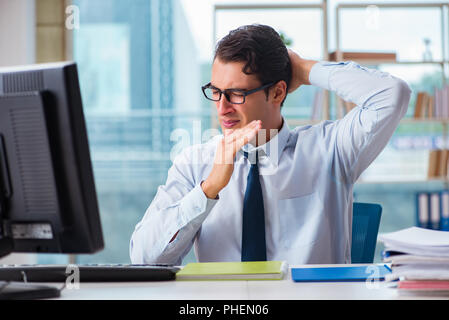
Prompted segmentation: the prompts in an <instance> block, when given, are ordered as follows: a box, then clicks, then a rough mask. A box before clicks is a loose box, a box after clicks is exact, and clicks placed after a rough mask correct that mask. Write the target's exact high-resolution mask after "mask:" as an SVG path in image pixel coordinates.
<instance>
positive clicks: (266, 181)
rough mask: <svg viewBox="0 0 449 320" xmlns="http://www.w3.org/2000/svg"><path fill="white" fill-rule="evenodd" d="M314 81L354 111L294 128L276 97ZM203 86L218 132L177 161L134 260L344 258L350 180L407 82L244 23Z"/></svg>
mask: <svg viewBox="0 0 449 320" xmlns="http://www.w3.org/2000/svg"><path fill="white" fill-rule="evenodd" d="M310 84H311V85H315V86H318V87H321V88H324V89H327V90H332V91H335V92H336V94H337V95H338V96H340V97H341V98H343V99H344V100H346V101H350V102H353V103H355V104H356V105H357V107H356V108H354V109H353V110H352V111H351V112H349V113H348V114H347V115H346V116H345V117H344V118H343V119H340V120H337V121H323V122H321V123H319V124H317V125H314V126H303V127H296V128H294V129H293V130H291V129H290V128H289V127H288V126H287V123H286V122H285V120H284V119H283V117H282V115H281V107H282V104H283V101H284V100H285V97H286V95H287V93H288V92H291V91H293V90H296V89H297V88H298V87H300V86H301V85H310ZM203 92H204V94H205V96H206V97H207V98H208V99H210V100H213V101H215V104H216V107H217V111H218V117H219V120H220V125H221V128H222V130H223V133H224V135H219V136H216V137H214V138H212V139H211V140H210V141H208V142H207V143H205V144H201V145H195V146H192V147H189V148H187V150H185V151H183V152H182V153H181V154H180V155H179V156H178V157H177V158H176V159H175V161H174V163H173V166H172V167H171V168H170V170H169V172H168V177H167V181H166V184H165V185H163V186H160V187H159V188H158V192H157V194H156V196H155V198H154V199H153V202H152V203H151V205H150V206H149V208H148V210H147V212H146V213H145V216H144V217H143V219H142V221H140V222H139V223H138V224H137V226H136V228H135V231H134V233H133V235H132V238H131V242H130V255H131V260H132V262H133V263H157V262H165V263H173V264H176V265H179V264H181V262H182V259H183V257H184V256H185V255H186V254H187V253H188V252H189V251H190V249H191V247H192V245H194V248H195V254H196V257H197V259H198V261H200V262H206V261H247V260H287V261H288V262H289V263H290V264H306V263H350V262H351V233H352V229H351V226H352V190H353V185H354V183H355V182H356V180H357V178H358V177H359V176H360V174H361V173H362V172H363V170H364V169H366V168H367V167H368V166H369V164H370V163H371V162H372V161H373V160H374V159H375V158H376V156H377V155H378V154H379V153H380V152H381V151H382V149H383V148H384V147H385V145H386V144H387V143H388V140H389V139H390V137H391V135H392V134H393V132H394V131H395V129H396V127H397V125H398V123H399V121H400V119H401V118H402V117H403V116H404V115H405V113H406V110H407V106H408V103H409V99H410V89H409V87H408V86H407V84H406V83H405V82H404V81H402V80H400V79H397V78H395V77H393V76H391V75H389V74H387V73H385V72H381V71H378V70H372V69H367V68H364V67H362V66H360V65H358V64H356V63H354V62H351V61H349V62H325V61H313V60H307V59H302V58H301V57H300V56H299V55H297V54H296V53H294V52H292V51H289V50H287V48H286V47H285V45H284V44H283V43H282V41H281V39H280V37H279V35H278V34H277V33H276V32H275V31H274V30H273V29H272V28H271V27H268V26H263V25H250V26H243V27H240V28H238V29H236V30H233V31H231V32H230V33H229V34H228V35H227V36H226V37H224V38H223V39H222V40H221V41H220V42H219V43H218V45H217V48H216V52H215V57H214V61H213V66H212V78H211V82H210V83H209V84H207V85H205V86H204V87H203ZM260 133H264V134H262V135H260ZM264 137H265V138H266V139H263V138H264ZM264 140H266V141H267V142H266V143H265V141H264Z"/></svg>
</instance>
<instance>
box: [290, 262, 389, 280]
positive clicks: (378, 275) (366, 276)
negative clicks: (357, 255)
mask: <svg viewBox="0 0 449 320" xmlns="http://www.w3.org/2000/svg"><path fill="white" fill-rule="evenodd" d="M389 273H391V269H390V268H389V267H388V266H386V265H368V266H357V267H320V268H292V280H293V281H295V282H325V281H327V282H334V281H366V280H368V281H369V280H379V281H381V280H385V275H387V274H389Z"/></svg>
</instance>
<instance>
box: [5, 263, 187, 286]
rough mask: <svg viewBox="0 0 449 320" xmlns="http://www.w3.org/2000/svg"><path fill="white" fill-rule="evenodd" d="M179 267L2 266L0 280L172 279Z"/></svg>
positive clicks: (120, 265) (117, 265) (107, 280)
mask: <svg viewBox="0 0 449 320" xmlns="http://www.w3.org/2000/svg"><path fill="white" fill-rule="evenodd" d="M178 270H179V268H178V267H174V266H172V265H164V264H153V265H148V264H146V265H145V264H143V265H138V264H109V265H106V264H102V265H97V264H87V265H3V266H0V281H24V282H66V281H72V282H73V281H74V280H75V281H79V282H128V281H129V282H133V281H167V280H175V279H176V272H177V271H178Z"/></svg>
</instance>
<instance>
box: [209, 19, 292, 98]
mask: <svg viewBox="0 0 449 320" xmlns="http://www.w3.org/2000/svg"><path fill="white" fill-rule="evenodd" d="M216 58H218V59H219V60H221V61H223V62H225V63H227V62H245V65H244V67H243V69H242V71H243V73H245V74H248V75H249V74H254V75H256V76H257V78H258V79H259V80H260V82H261V83H262V85H264V84H267V83H270V82H278V81H281V80H284V81H285V82H286V84H287V92H288V88H289V87H290V81H291V78H292V69H291V62H290V57H289V55H288V51H287V48H286V46H285V44H284V42H283V41H282V39H281V37H280V35H279V33H278V32H276V30H274V29H273V28H272V27H270V26H266V25H261V24H252V25H246V26H241V27H239V28H237V29H235V30H232V31H230V32H229V34H227V35H226V36H225V37H223V38H222V39H221V40H220V41H219V42H218V43H217V46H216V48H215V55H214V60H215V59H216ZM268 90H269V89H266V91H265V92H266V94H267V96H268ZM284 100H285V99H284ZM283 103H284V101H282V103H281V106H282V104H283Z"/></svg>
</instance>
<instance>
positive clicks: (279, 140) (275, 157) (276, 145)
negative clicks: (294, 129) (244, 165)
mask: <svg viewBox="0 0 449 320" xmlns="http://www.w3.org/2000/svg"><path fill="white" fill-rule="evenodd" d="M272 130H273V129H272ZM274 130H277V129H274ZM274 133H275V135H274V136H273V137H272V138H271V139H270V141H268V142H267V143H264V144H263V145H260V146H258V147H254V146H253V145H252V144H250V143H247V144H245V145H244V146H243V147H242V149H240V150H239V152H238V153H237V156H238V158H240V157H244V155H243V152H248V157H249V158H252V157H254V155H253V154H254V153H255V152H256V151H257V153H258V155H259V157H262V156H267V157H268V159H269V160H270V162H271V163H272V164H273V165H275V166H276V167H277V165H278V163H279V159H280V157H281V153H282V151H283V150H284V148H285V145H286V144H287V141H288V137H289V135H290V128H289V126H288V124H287V121H285V119H284V118H282V127H281V130H279V132H277V134H276V132H274ZM236 160H238V159H236Z"/></svg>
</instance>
